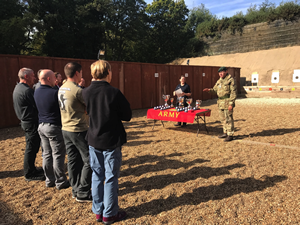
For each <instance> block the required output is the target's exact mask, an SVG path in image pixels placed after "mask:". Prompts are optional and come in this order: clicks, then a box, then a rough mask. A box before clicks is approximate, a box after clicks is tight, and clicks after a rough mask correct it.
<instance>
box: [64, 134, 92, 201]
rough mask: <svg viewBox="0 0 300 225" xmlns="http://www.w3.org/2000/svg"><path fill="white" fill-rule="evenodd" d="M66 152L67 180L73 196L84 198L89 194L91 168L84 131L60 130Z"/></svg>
mask: <svg viewBox="0 0 300 225" xmlns="http://www.w3.org/2000/svg"><path fill="white" fill-rule="evenodd" d="M62 133H63V137H64V142H65V145H66V150H67V154H68V173H69V181H70V184H71V186H72V192H73V195H74V196H77V197H79V198H86V197H88V196H89V195H91V183H92V169H91V166H90V155H89V146H88V144H87V142H86V140H85V135H86V131H84V132H68V131H64V130H63V131H62Z"/></svg>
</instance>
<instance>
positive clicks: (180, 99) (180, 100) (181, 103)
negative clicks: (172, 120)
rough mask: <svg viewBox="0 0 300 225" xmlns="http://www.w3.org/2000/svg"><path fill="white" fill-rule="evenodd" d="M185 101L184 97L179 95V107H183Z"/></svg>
mask: <svg viewBox="0 0 300 225" xmlns="http://www.w3.org/2000/svg"><path fill="white" fill-rule="evenodd" d="M183 101H184V97H179V108H180V109H182V108H183Z"/></svg>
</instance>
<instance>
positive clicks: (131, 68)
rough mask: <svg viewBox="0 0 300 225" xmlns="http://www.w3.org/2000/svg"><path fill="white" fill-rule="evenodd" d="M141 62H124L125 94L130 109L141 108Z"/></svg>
mask: <svg viewBox="0 0 300 225" xmlns="http://www.w3.org/2000/svg"><path fill="white" fill-rule="evenodd" d="M141 74H142V71H141V64H136V63H126V64H124V78H125V80H124V87H125V96H126V98H127V100H128V101H129V103H130V106H131V107H132V109H141V108H142V87H141V86H142V80H141V77H142V76H141Z"/></svg>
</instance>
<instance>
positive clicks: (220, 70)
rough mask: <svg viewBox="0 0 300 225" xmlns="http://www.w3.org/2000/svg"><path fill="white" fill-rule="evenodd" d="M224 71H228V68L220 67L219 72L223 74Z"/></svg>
mask: <svg viewBox="0 0 300 225" xmlns="http://www.w3.org/2000/svg"><path fill="white" fill-rule="evenodd" d="M222 71H227V68H226V67H225V66H222V67H220V69H219V70H218V72H222Z"/></svg>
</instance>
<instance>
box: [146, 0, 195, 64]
mask: <svg viewBox="0 0 300 225" xmlns="http://www.w3.org/2000/svg"><path fill="white" fill-rule="evenodd" d="M188 12H189V10H188V9H187V6H186V5H185V3H184V0H179V1H176V2H175V1H173V0H154V1H153V2H152V4H151V5H148V6H147V8H146V13H147V14H148V16H149V24H148V25H149V29H150V33H149V36H148V37H146V38H145V39H146V41H147V43H148V46H147V52H146V54H147V56H148V60H149V61H148V62H153V63H154V62H155V63H166V62H170V61H172V60H174V59H175V58H177V57H178V56H179V55H180V54H181V52H182V50H183V48H184V47H185V46H186V44H187V41H188V38H187V37H186V30H185V24H186V21H187V16H188Z"/></svg>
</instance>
